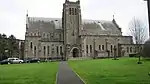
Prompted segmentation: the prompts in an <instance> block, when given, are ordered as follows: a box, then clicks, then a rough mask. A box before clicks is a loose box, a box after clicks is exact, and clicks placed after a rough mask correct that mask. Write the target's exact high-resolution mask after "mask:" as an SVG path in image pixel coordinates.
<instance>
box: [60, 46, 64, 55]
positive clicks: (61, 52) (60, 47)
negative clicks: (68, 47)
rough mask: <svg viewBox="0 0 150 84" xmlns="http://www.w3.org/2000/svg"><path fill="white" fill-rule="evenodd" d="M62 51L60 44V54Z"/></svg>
mask: <svg viewBox="0 0 150 84" xmlns="http://www.w3.org/2000/svg"><path fill="white" fill-rule="evenodd" d="M62 52H63V51H62V46H60V54H61V53H62Z"/></svg>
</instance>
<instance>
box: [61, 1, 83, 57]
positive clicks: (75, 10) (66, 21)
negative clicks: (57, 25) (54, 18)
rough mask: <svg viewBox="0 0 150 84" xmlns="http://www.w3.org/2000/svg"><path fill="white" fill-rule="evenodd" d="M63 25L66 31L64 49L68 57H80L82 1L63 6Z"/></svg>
mask: <svg viewBox="0 0 150 84" xmlns="http://www.w3.org/2000/svg"><path fill="white" fill-rule="evenodd" d="M62 25H63V29H64V48H65V51H64V52H65V53H64V54H65V56H66V57H79V56H80V49H81V48H80V37H79V30H80V27H81V9H80V0H78V1H76V2H71V1H69V0H66V1H65V3H64V4H63V15H62Z"/></svg>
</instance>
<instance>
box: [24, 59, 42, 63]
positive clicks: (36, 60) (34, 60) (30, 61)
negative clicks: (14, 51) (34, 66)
mask: <svg viewBox="0 0 150 84" xmlns="http://www.w3.org/2000/svg"><path fill="white" fill-rule="evenodd" d="M24 62H25V63H36V62H40V59H39V58H27V59H25V60H24Z"/></svg>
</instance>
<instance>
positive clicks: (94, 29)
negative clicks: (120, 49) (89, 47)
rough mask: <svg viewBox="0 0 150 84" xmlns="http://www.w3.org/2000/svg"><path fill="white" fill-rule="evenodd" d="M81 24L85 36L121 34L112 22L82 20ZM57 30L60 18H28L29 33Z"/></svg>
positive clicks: (60, 21) (59, 25)
mask: <svg viewBox="0 0 150 84" xmlns="http://www.w3.org/2000/svg"><path fill="white" fill-rule="evenodd" d="M82 24H83V25H82V27H83V28H82V29H83V33H86V34H106V33H112V34H119V33H121V32H120V31H119V30H118V28H117V27H116V26H115V24H114V23H113V22H112V21H105V20H88V19H84V20H83V21H82ZM57 29H62V19H61V18H43V17H29V31H31V32H34V31H35V30H39V31H41V32H48V31H54V30H57Z"/></svg>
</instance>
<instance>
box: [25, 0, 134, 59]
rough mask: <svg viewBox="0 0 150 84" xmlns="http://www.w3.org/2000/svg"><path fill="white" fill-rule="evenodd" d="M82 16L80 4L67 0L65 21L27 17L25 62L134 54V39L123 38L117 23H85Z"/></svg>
mask: <svg viewBox="0 0 150 84" xmlns="http://www.w3.org/2000/svg"><path fill="white" fill-rule="evenodd" d="M81 12H82V11H81V8H80V0H78V1H76V2H72V1H69V0H66V1H65V3H64V4H63V10H62V18H43V17H29V16H28V14H27V15H26V33H25V49H24V50H25V52H24V56H25V58H31V57H38V58H41V59H51V58H61V57H63V58H67V59H68V58H75V57H93V56H96V57H106V56H110V57H111V56H114V55H116V56H128V54H129V53H132V52H133V50H131V48H132V49H134V48H135V45H134V44H133V40H132V36H123V35H122V30H121V28H120V27H119V26H118V25H117V23H116V21H115V19H113V20H112V21H105V20H87V19H82V16H81ZM130 51H132V52H130ZM134 53H135V52H134Z"/></svg>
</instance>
